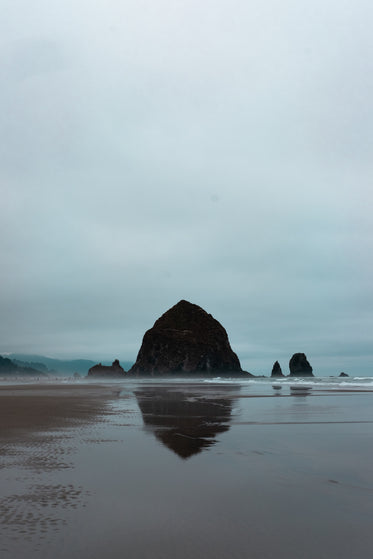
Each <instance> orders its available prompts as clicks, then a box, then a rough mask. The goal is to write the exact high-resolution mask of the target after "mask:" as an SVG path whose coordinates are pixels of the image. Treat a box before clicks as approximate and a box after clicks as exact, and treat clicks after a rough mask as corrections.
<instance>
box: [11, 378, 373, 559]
mask: <svg viewBox="0 0 373 559" xmlns="http://www.w3.org/2000/svg"><path fill="white" fill-rule="evenodd" d="M274 384H275V385H276V388H273V386H272V383H271V382H270V381H268V380H267V381H262V382H261V381H255V380H253V381H244V382H242V381H218V380H216V381H209V382H207V381H203V380H196V381H192V382H188V381H185V380H180V381H169V380H168V381H166V380H165V381H149V380H146V381H145V380H142V381H133V380H131V381H126V382H123V381H122V382H112V383H108V382H105V383H101V384H100V383H95V384H89V383H87V382H85V383H84V382H81V383H73V382H72V381H71V382H68V383H67V382H65V383H62V382H61V381H60V382H56V383H51V382H48V383H45V384H40V383H35V384H32V383H29V384H26V385H23V384H17V385H10V384H5V383H4V384H2V385H0V420H1V421H0V425H1V430H0V444H1V450H0V452H1V504H0V512H1V514H0V524H1V534H2V537H1V542H0V552H1V556H2V557H13V558H14V557H15V558H17V559H22V558H23V557H25V558H26V557H27V558H36V557H38V558H43V557H45V558H50V557H54V558H57V559H58V558H62V557H66V556H68V557H70V558H78V557H79V558H81V559H85V558H87V559H88V558H90V559H92V558H93V559H95V558H101V557H103V556H104V557H106V558H107V559H116V558H118V559H119V557H120V558H122V557H123V556H126V557H130V558H131V559H137V558H138V559H140V558H141V559H148V558H149V559H150V558H151V559H171V558H172V559H175V558H176V559H179V558H180V559H189V558H190V559H192V558H193V559H195V558H201V559H202V558H208V559H209V558H211V559H212V558H214V559H216V558H226V557H231V558H247V557H250V558H254V559H255V558H262V559H266V558H272V557H276V558H279V557H280V558H282V557H283V558H287V559H288V558H294V559H295V558H296V559H299V558H305V559H311V558H318V559H322V558H328V559H331V558H334V557H335V558H339V559H344V558H346V559H347V558H348V559H350V558H351V557H354V559H360V558H361V559H363V558H364V559H365V558H366V557H369V556H370V555H371V548H372V545H373V534H372V531H371V519H372V518H373V481H372V463H373V445H372V439H373V430H372V427H373V392H372V391H371V390H372V384H370V383H367V384H364V383H361V384H359V383H353V382H351V383H349V382H339V383H338V382H334V383H333V382H331V383H327V382H320V383H318V382H317V381H315V382H312V383H311V384H312V386H311V387H310V388H309V389H308V387H307V386H305V385H304V390H302V389H301V390H299V388H302V386H301V383H299V384H297V385H296V386H293V388H294V387H298V390H292V389H291V386H290V384H289V382H280V383H274Z"/></svg>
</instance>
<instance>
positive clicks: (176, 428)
mask: <svg viewBox="0 0 373 559" xmlns="http://www.w3.org/2000/svg"><path fill="white" fill-rule="evenodd" d="M233 389H234V390H236V389H237V387H236V386H229V385H225V386H224V395H223V394H222V392H221V391H220V392H219V391H217V389H216V387H209V386H208V387H203V389H200V388H199V389H198V388H195V389H193V388H190V387H188V388H187V389H185V390H184V389H183V390H181V389H180V386H178V387H166V388H165V387H144V388H142V389H141V390H139V391H136V392H135V394H136V398H137V402H138V405H139V407H140V410H141V413H142V417H143V420H144V424H145V426H146V427H147V428H148V429H149V430H151V431H152V432H153V434H154V435H155V437H156V438H157V439H158V440H159V441H160V442H161V443H162V444H163V445H164V446H166V447H167V448H169V449H170V450H172V451H173V452H175V453H176V454H177V455H178V456H180V457H181V458H184V459H186V458H189V457H190V456H193V455H194V454H198V453H199V452H201V451H202V450H204V449H207V448H209V447H210V446H212V445H213V444H215V443H216V439H215V437H216V435H217V434H219V433H224V432H225V431H228V429H229V421H230V419H231V415H232V399H233V397H234V396H233ZM226 392H230V394H229V395H227V394H226Z"/></svg>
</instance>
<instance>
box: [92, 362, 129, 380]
mask: <svg viewBox="0 0 373 559" xmlns="http://www.w3.org/2000/svg"><path fill="white" fill-rule="evenodd" d="M125 375H126V371H125V370H124V369H123V367H121V366H120V363H119V361H118V359H115V361H113V363H112V364H111V365H110V367H109V366H108V365H101V363H99V364H98V365H94V366H93V367H91V368H90V369H89V371H88V376H89V377H101V378H102V377H104V378H105V377H106V378H118V377H124V376H125Z"/></svg>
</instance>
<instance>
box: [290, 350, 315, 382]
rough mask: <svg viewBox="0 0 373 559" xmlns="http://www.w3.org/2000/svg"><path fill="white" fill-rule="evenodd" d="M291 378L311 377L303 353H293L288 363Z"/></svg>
mask: <svg viewBox="0 0 373 559" xmlns="http://www.w3.org/2000/svg"><path fill="white" fill-rule="evenodd" d="M289 369H290V376H291V377H313V373H312V367H311V365H310V364H309V362H308V361H307V357H306V356H305V354H304V353H294V355H293V357H292V358H291V359H290V362H289Z"/></svg>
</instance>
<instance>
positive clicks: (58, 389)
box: [0, 383, 113, 440]
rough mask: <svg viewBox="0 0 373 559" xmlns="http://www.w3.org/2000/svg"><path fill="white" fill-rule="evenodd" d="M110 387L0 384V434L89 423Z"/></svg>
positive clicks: (102, 406)
mask: <svg viewBox="0 0 373 559" xmlns="http://www.w3.org/2000/svg"><path fill="white" fill-rule="evenodd" d="M109 397H113V388H109V387H105V386H102V385H88V384H86V385H84V384H81V385H79V384H70V385H69V384H54V385H53V384H49V383H48V384H25V385H22V384H21V385H13V386H1V387H0V437H1V438H2V439H6V438H8V439H9V438H12V439H13V440H14V438H15V437H17V436H19V437H24V436H33V435H34V434H35V433H37V432H39V431H43V430H53V429H62V428H66V427H70V426H72V425H75V424H76V423H90V422H92V421H93V420H95V418H96V416H97V415H99V414H102V413H104V412H105V405H106V402H107V400H108V398H109Z"/></svg>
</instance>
